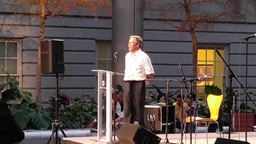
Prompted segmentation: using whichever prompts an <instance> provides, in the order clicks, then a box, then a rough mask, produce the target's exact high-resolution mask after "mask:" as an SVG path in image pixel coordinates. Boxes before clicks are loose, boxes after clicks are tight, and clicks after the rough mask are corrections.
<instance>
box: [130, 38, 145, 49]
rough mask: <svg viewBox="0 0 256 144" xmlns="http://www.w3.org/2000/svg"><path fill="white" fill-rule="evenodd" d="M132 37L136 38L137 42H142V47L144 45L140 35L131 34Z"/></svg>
mask: <svg viewBox="0 0 256 144" xmlns="http://www.w3.org/2000/svg"><path fill="white" fill-rule="evenodd" d="M130 38H135V39H136V42H138V43H139V44H140V47H141V46H142V41H143V40H142V38H141V37H140V36H138V35H131V36H130Z"/></svg>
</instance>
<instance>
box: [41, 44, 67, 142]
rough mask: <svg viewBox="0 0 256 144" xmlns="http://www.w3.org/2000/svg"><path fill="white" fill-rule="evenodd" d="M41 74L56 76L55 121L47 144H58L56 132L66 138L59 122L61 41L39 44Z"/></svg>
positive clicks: (61, 62)
mask: <svg viewBox="0 0 256 144" xmlns="http://www.w3.org/2000/svg"><path fill="white" fill-rule="evenodd" d="M40 44H41V66H42V67H41V73H44V74H55V75H56V96H55V120H54V122H53V123H52V134H51V136H50V137H49V139H48V141H47V144H49V143H50V141H51V140H52V143H53V144H59V143H60V140H59V135H58V131H59V130H60V131H61V132H62V135H63V136H64V137H67V136H66V134H65V133H64V131H63V129H62V125H61V122H60V120H59V73H64V54H63V53H64V52H63V40H48V41H42V42H41V43H40Z"/></svg>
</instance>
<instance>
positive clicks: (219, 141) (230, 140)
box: [214, 138, 250, 144]
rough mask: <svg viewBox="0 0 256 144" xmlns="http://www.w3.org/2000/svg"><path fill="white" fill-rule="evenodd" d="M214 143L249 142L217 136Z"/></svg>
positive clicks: (233, 143)
mask: <svg viewBox="0 0 256 144" xmlns="http://www.w3.org/2000/svg"><path fill="white" fill-rule="evenodd" d="M214 144H250V143H248V142H245V141H239V140H233V139H224V138H217V139H216V141H215V143H214Z"/></svg>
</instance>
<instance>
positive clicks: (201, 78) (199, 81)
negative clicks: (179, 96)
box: [187, 75, 207, 84]
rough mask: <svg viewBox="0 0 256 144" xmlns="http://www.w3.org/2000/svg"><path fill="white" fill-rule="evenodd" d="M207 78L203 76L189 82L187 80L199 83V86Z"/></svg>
mask: <svg viewBox="0 0 256 144" xmlns="http://www.w3.org/2000/svg"><path fill="white" fill-rule="evenodd" d="M206 78H207V75H205V76H203V77H198V78H192V79H189V80H187V81H190V82H193V81H197V82H198V84H199V83H201V82H202V81H204V80H205V79H206Z"/></svg>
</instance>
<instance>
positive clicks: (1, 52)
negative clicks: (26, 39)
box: [0, 40, 21, 83]
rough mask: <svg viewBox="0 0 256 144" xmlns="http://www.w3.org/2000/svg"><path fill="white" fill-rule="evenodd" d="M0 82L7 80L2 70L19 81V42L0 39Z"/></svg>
mask: <svg viewBox="0 0 256 144" xmlns="http://www.w3.org/2000/svg"><path fill="white" fill-rule="evenodd" d="M0 68H1V70H0V83H5V82H7V77H6V74H5V73H4V71H2V70H6V71H7V72H8V73H9V74H10V75H11V76H14V77H16V78H17V80H18V81H21V76H20V75H21V70H20V69H21V44H20V41H15V40H0Z"/></svg>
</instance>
